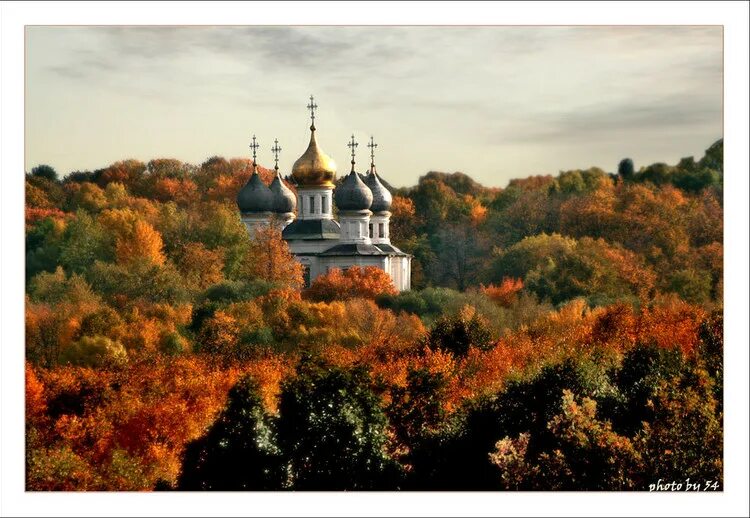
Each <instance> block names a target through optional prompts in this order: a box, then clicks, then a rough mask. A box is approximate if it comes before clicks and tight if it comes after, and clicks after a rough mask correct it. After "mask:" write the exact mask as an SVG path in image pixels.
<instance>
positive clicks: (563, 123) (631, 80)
mask: <svg viewBox="0 0 750 518" xmlns="http://www.w3.org/2000/svg"><path fill="white" fill-rule="evenodd" d="M722 76H723V64H722V28H721V27H720V26H705V27H697V26H693V27H690V26H651V27H647V26H621V27H607V26H599V27H593V26H590V27H529V26H488V27H484V26H447V27H446V26H442V27H416V26H410V27H409V26H380V27H354V26H338V27H337V26H322V27H302V26H275V27H271V26H208V27H200V26H194V27H189V26H187V27H155V26H150V27H112V26H106V27H105V26H99V27H97V26H90V27H80V26H76V27H59V26H58V27H42V26H30V27H27V28H26V99H25V117H26V124H25V137H26V138H25V162H26V170H27V171H28V170H30V169H31V168H32V167H34V166H36V165H39V164H48V165H51V166H52V167H54V168H55V169H56V170H57V171H58V173H60V174H62V175H64V174H67V173H69V172H71V171H76V170H81V171H83V170H93V169H98V168H102V167H105V166H107V165H109V164H111V163H113V162H116V161H118V160H123V159H126V158H135V159H139V160H142V161H148V160H150V159H152V158H177V159H179V160H182V161H184V162H189V163H192V164H196V165H199V164H200V163H202V162H203V161H205V160H206V159H207V158H209V157H211V156H215V155H218V156H224V157H226V158H234V157H249V156H250V150H249V147H248V144H249V143H250V141H251V138H252V135H256V136H257V140H258V142H259V143H260V146H261V147H260V148H259V149H258V163H259V164H261V165H264V166H268V167H272V166H273V156H272V153H271V151H270V150H271V146H272V145H273V141H274V139H278V140H279V144H280V146H281V148H282V151H281V154H280V159H279V167H280V168H281V170H282V172H283V173H289V172H290V169H291V167H292V164H293V163H294V161H295V160H296V159H297V158H298V157H299V156H300V155H301V154H302V153H303V152H304V151H305V149H306V147H307V143H308V140H309V125H310V119H309V111H308V110H307V109H306V106H307V104H308V102H309V96H310V95H314V96H315V102H316V103H317V105H318V109H317V113H316V127H317V138H318V143H319V145H320V146H321V148H322V149H323V150H324V151H325V152H326V153H327V154H328V155H330V156H331V157H332V158H333V159H334V160H335V161H336V163H337V164H338V173H339V175H343V174H346V173H347V172H348V170H349V160H350V156H349V149H348V148H347V143H348V142H349V139H350V138H351V135H352V134H354V135H355V138H356V140H357V141H358V142H359V143H360V146H359V147H358V150H357V152H358V155H357V164H358V165H357V169H358V170H360V171H362V170H365V169H366V168H367V166H368V164H369V150H368V149H367V148H366V144H367V142H368V141H369V138H370V136H371V135H372V136H374V138H375V142H376V143H377V144H378V147H377V151H376V157H375V162H376V164H377V167H378V172H379V173H380V174H381V175H382V176H383V177H384V178H385V179H386V180H387V181H388V182H389V183H391V184H393V185H395V186H398V187H401V186H409V185H414V184H415V183H416V182H417V180H418V178H419V177H420V176H422V175H424V174H425V173H427V172H429V171H443V172H454V171H461V172H464V173H466V174H468V175H470V176H472V177H473V178H474V179H476V180H477V181H479V182H481V183H482V184H484V185H487V186H497V187H504V186H505V185H506V184H507V182H508V181H509V180H510V179H512V178H523V177H526V176H529V175H536V174H553V175H554V174H557V173H558V172H559V171H564V170H570V169H582V168H588V167H591V166H597V167H601V168H602V169H604V170H606V171H615V170H616V168H617V163H618V162H619V161H620V160H621V159H622V158H624V157H629V158H632V159H633V161H634V162H635V166H636V168H638V167H640V166H644V165H648V164H651V163H654V162H667V163H676V162H677V161H678V160H679V159H680V158H682V157H685V156H695V157H696V159H697V158H699V157H700V156H702V155H703V152H704V150H705V149H706V148H707V147H708V146H709V145H711V144H712V143H713V142H714V141H715V140H717V139H718V138H721V137H722Z"/></svg>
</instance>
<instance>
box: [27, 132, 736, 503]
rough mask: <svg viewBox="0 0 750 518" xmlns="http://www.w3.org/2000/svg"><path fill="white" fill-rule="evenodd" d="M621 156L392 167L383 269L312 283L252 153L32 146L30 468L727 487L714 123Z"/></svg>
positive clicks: (133, 483) (236, 484) (155, 482)
mask: <svg viewBox="0 0 750 518" xmlns="http://www.w3.org/2000/svg"><path fill="white" fill-rule="evenodd" d="M612 168H613V170H614V171H613V172H606V171H605V170H603V169H600V168H596V167H592V168H590V169H586V170H571V171H560V172H559V174H557V175H554V176H553V175H547V176H532V177H528V178H524V179H515V180H512V181H510V183H509V184H508V185H507V186H506V187H505V188H497V187H485V186H483V185H481V184H479V183H477V182H476V181H474V180H473V179H472V178H471V177H470V176H468V175H466V174H463V173H458V172H457V173H452V174H449V173H441V172H429V173H427V174H425V175H424V176H422V177H421V178H420V179H419V181H418V184H417V185H416V186H413V187H409V188H398V189H395V188H394V189H392V192H393V194H394V201H393V207H392V213H393V216H392V220H391V230H392V236H391V237H392V239H393V242H394V244H395V245H396V246H398V247H400V248H401V249H402V250H404V251H406V252H408V253H410V254H412V255H413V263H412V288H413V289H412V290H411V291H407V292H402V293H398V292H397V291H396V290H395V289H394V287H393V285H392V284H391V283H390V278H389V277H388V276H387V275H386V274H384V273H383V272H381V271H380V270H377V269H371V268H365V269H358V268H351V269H349V270H346V271H345V272H341V271H339V270H333V271H331V272H330V273H329V274H327V275H324V276H322V277H319V278H318V279H316V280H315V281H314V282H313V284H312V286H310V287H309V288H307V289H303V286H302V271H301V267H300V266H299V264H298V263H297V262H296V261H295V260H294V259H293V257H292V256H291V254H290V252H289V249H288V247H287V245H286V243H285V242H284V240H283V239H281V236H280V233H279V231H278V230H276V229H274V228H268V229H266V230H263V231H261V232H259V233H258V234H257V235H256V236H255V237H254V238H252V239H251V238H250V237H249V236H248V233H247V231H246V229H245V227H244V226H243V224H242V223H241V221H240V219H239V213H238V210H237V206H236V203H235V197H236V194H237V192H238V190H239V189H240V188H241V187H242V185H244V183H245V182H246V181H247V179H248V177H249V175H250V172H251V170H252V168H251V163H250V161H249V160H245V159H231V160H227V159H224V158H221V157H212V158H210V159H208V160H206V161H205V162H204V163H203V164H201V165H200V166H196V165H192V164H188V163H183V162H181V161H179V160H175V159H167V158H160V159H153V160H151V161H149V162H147V163H143V162H140V161H137V160H124V161H120V162H116V163H113V164H111V165H109V166H107V167H105V168H103V169H98V170H95V171H74V172H70V173H68V174H65V175H64V176H63V175H61V174H59V173H58V172H57V171H55V170H54V169H53V168H52V167H49V166H46V165H39V166H36V167H34V168H33V169H32V170H31V171H30V172H27V173H26V179H25V196H26V205H25V207H26V208H25V211H26V213H25V226H26V295H25V297H26V298H25V334H26V364H25V383H26V489H27V490H29V491H92V490H94V491H110V490H117V491H152V490H157V491H174V490H191V491H197V490H247V491H256V490H389V491H390V490H608V491H620V490H632V491H645V490H647V489H648V486H649V484H652V483H654V482H656V481H657V480H662V481H671V480H677V481H684V480H685V479H686V478H688V477H689V478H690V479H691V480H692V481H700V482H701V484H706V485H707V487H710V488H711V489H721V488H722V487H723V426H722V423H723V319H722V313H723V193H722V189H723V142H722V140H719V141H717V142H715V143H714V144H712V145H710V146H709V147H708V148H707V150H706V151H705V154H704V156H702V157H700V158H699V159H698V160H696V159H694V158H693V157H689V158H684V159H682V160H680V161H679V163H677V164H674V165H669V164H666V163H655V164H651V165H647V166H641V167H639V168H636V167H635V165H634V163H633V161H632V160H630V159H623V160H622V161H621V162H620V163H619V164H613V165H612ZM260 172H261V176H262V177H263V179H264V181H266V183H269V182H270V180H271V178H272V173H273V171H272V170H268V169H265V168H260ZM387 176H389V175H387Z"/></svg>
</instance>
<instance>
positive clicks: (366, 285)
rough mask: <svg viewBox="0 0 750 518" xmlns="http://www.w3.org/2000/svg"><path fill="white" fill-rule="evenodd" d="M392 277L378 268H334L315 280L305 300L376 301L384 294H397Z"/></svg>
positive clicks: (307, 291)
mask: <svg viewBox="0 0 750 518" xmlns="http://www.w3.org/2000/svg"><path fill="white" fill-rule="evenodd" d="M395 293H397V291H396V288H395V287H394V286H393V280H392V279H391V277H390V275H388V274H387V273H386V272H385V271H383V270H381V269H380V268H378V267H376V266H365V267H363V268H361V267H359V266H352V267H350V268H347V269H346V270H343V271H342V270H341V269H339V268H333V269H331V270H330V271H329V272H328V273H326V274H323V275H319V276H318V277H316V278H315V280H314V281H313V283H312V285H311V286H310V287H309V288H308V289H307V290H305V293H304V295H305V298H307V299H310V300H314V301H324V302H332V301H335V300H348V299H353V298H363V299H374V298H376V297H378V296H379V295H383V294H395Z"/></svg>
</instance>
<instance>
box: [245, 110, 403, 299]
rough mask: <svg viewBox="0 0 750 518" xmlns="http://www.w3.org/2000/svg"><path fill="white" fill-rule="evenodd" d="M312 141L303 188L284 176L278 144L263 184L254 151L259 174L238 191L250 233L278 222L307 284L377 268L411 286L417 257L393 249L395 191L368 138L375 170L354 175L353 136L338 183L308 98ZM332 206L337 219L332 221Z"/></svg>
mask: <svg viewBox="0 0 750 518" xmlns="http://www.w3.org/2000/svg"><path fill="white" fill-rule="evenodd" d="M307 108H308V109H309V110H310V113H311V120H312V124H311V125H310V143H309V145H308V146H307V150H306V151H305V152H304V153H303V154H302V156H300V157H299V158H298V159H297V161H296V162H295V163H294V166H293V167H292V174H291V179H292V181H293V182H294V187H295V189H296V191H297V194H296V196H295V194H294V192H292V190H291V189H290V188H289V187H288V186H287V185H286V183H285V180H284V179H283V178H282V176H281V173H280V172H279V155H278V154H279V151H281V149H280V148H279V146H278V141H275V143H274V146H273V148H272V150H271V151H272V152H273V153H274V157H275V163H276V165H275V167H274V169H275V171H276V173H275V175H274V179H273V181H272V182H271V185H270V186H266V184H265V183H263V181H262V180H261V178H260V176H259V175H258V171H257V164H256V160H255V158H256V149H257V148H258V144H257V143H256V140H255V136H253V143H252V144H251V145H250V147H251V149H252V150H253V174H252V176H251V177H250V179H249V180H248V181H247V183H246V184H245V185H244V187H242V189H241V190H240V192H239V193H238V194H237V206H238V207H239V210H240V217H241V219H242V222H243V223H244V224H245V226H246V227H247V229H248V232H249V233H250V235H253V232H254V231H255V229H256V228H257V227H258V226H259V225H279V226H280V227H281V229H282V232H281V235H282V237H283V238H284V240H285V241H286V242H287V243H288V244H289V248H290V250H291V252H292V253H293V254H294V256H295V257H296V259H297V260H298V261H299V262H300V263H301V264H302V266H303V268H304V279H305V286H309V285H310V283H311V282H312V281H314V280H315V278H316V277H317V276H319V275H323V274H325V273H327V272H329V271H330V270H331V269H333V268H339V269H341V270H346V269H347V268H350V267H352V266H360V267H364V266H375V267H377V268H380V269H381V270H384V271H385V272H387V273H388V274H389V275H390V277H391V279H392V280H393V284H394V286H395V287H396V289H398V290H399V291H404V290H408V289H409V288H410V286H411V256H410V255H409V254H406V253H404V252H402V251H401V250H399V249H398V248H397V247H395V246H393V245H392V244H391V239H390V228H389V226H390V218H391V213H390V208H391V202H392V196H391V193H390V192H389V191H388V189H387V188H386V187H385V186H384V185H383V183H382V182H381V181H380V178H379V176H378V172H377V170H376V168H375V148H376V147H377V144H375V142H374V140H373V138H372V137H371V138H370V143H369V144H368V147H369V148H370V169H369V171H368V172H367V174H360V173H358V172H356V170H355V167H354V166H355V160H354V158H355V150H356V148H357V146H358V143H357V142H355V140H354V135H352V139H351V141H350V142H349V143H348V147H349V148H351V155H352V159H351V166H352V167H351V171H350V172H349V174H348V175H346V177H344V179H343V180H342V181H341V182H339V184H338V185H336V183H335V182H336V164H335V162H334V161H333V160H332V159H331V158H330V157H329V156H328V155H326V154H325V153H324V152H323V150H322V149H320V147H319V146H318V143H317V141H316V140H315V109H316V108H317V105H316V104H315V101H314V98H313V97H312V96H311V97H310V104H309V105H308V106H307ZM334 208H335V209H336V211H337V215H338V221H337V220H336V219H335V218H334Z"/></svg>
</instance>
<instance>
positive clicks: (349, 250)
mask: <svg viewBox="0 0 750 518" xmlns="http://www.w3.org/2000/svg"><path fill="white" fill-rule="evenodd" d="M318 255H323V256H332V255H345V256H352V255H390V254H387V253H385V252H383V251H382V250H381V249H380V248H378V247H377V246H375V245H365V244H362V243H343V244H339V245H335V246H333V247H331V248H329V249H328V250H326V251H325V252H321V253H320V254H318Z"/></svg>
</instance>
